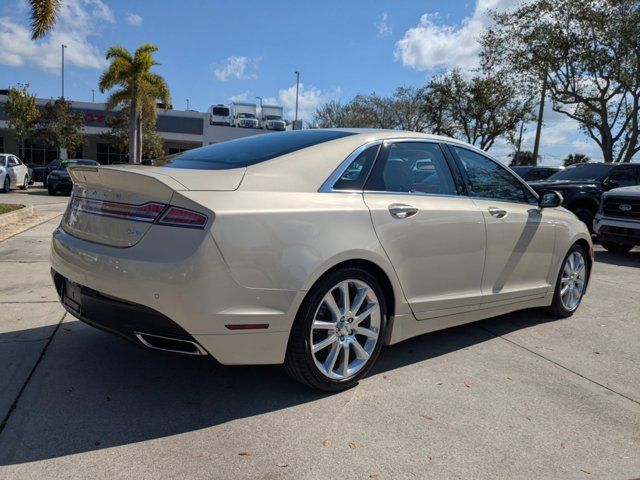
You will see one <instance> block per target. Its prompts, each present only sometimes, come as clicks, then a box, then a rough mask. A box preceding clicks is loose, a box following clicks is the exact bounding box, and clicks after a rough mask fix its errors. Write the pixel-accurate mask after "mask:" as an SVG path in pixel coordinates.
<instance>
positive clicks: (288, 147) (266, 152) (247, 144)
mask: <svg viewBox="0 0 640 480" xmlns="http://www.w3.org/2000/svg"><path fill="white" fill-rule="evenodd" d="M349 135H353V133H352V132H338V131H333V130H297V131H295V132H293V131H292V132H282V133H263V134H260V135H253V136H250V137H245V138H239V139H237V140H229V141H227V142H220V143H215V144H213V145H208V146H206V147H201V148H194V149H193V150H187V151H186V152H183V153H180V154H178V155H177V156H175V157H173V158H171V159H169V161H168V162H167V163H166V164H164V165H163V166H165V167H171V168H192V169H200V170H227V169H230V168H241V167H247V166H249V165H255V164H256V163H260V162H264V161H266V160H270V159H272V158H276V157H280V156H282V155H286V154H287V153H292V152H295V151H297V150H302V149H303V148H307V147H312V146H313V145H318V144H320V143H323V142H328V141H330V140H336V139H338V138H343V137H346V136H349ZM158 165H160V162H158Z"/></svg>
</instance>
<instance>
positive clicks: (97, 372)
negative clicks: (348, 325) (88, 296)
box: [0, 310, 551, 465]
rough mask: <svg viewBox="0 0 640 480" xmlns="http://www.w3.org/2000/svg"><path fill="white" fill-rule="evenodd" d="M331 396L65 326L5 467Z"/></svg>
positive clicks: (3, 451) (455, 333) (478, 329)
mask: <svg viewBox="0 0 640 480" xmlns="http://www.w3.org/2000/svg"><path fill="white" fill-rule="evenodd" d="M550 320H551V319H550V317H548V316H546V315H545V314H544V313H542V312H541V311H538V310H528V311H523V312H518V313H516V314H510V315H505V316H502V317H497V318H494V319H490V320H485V321H482V322H477V323H474V324H468V325H463V326H460V327H455V328H450V329H447V330H442V331H439V332H434V333H431V334H427V335H422V336H420V337H416V338H413V339H410V340H407V341H405V342H401V343H400V344H397V345H393V346H389V347H386V348H385V349H384V350H383V351H382V355H381V356H380V358H379V359H378V362H377V364H376V365H375V367H374V369H373V370H372V372H371V373H370V374H369V378H371V379H372V380H374V381H375V377H376V376H378V375H381V374H383V373H385V372H389V371H392V370H395V369H398V368H402V367H405V366H407V365H412V364H415V363H419V362H424V361H428V360H429V359H432V358H436V357H439V356H441V355H447V354H449V353H451V352H455V351H457V350H461V349H464V348H467V347H470V346H472V345H475V344H479V343H482V342H485V341H488V340H492V339H495V338H496V335H499V334H503V333H507V332H508V331H512V330H517V329H521V328H527V327H531V326H533V325H536V324H538V323H541V322H548V321H550ZM39 330H42V332H39ZM494 332H495V333H494ZM47 333H50V332H47ZM20 334H23V335H24V336H33V338H42V337H43V336H46V334H45V329H44V328H42V329H33V330H29V331H19V332H9V333H7V334H2V335H0V347H1V346H2V344H3V340H6V341H11V339H14V340H15V338H16V337H20ZM3 337H6V338H3ZM356 388H357V387H356ZM328 395H330V394H327V393H321V392H315V391H312V390H310V389H309V388H307V387H305V386H303V385H300V384H298V383H296V382H294V381H293V380H291V379H290V378H289V377H288V376H287V375H286V374H285V372H284V370H283V369H282V368H281V367H280V366H223V365H220V364H218V363H217V362H215V361H214V360H212V359H211V358H210V357H206V358H205V357H189V356H181V355H174V354H163V353H161V352H154V351H149V350H146V349H144V348H142V347H138V346H137V345H134V344H133V343H130V342H127V341H124V340H122V339H120V338H117V337H115V336H112V335H109V334H106V333H103V332H100V331H98V330H95V329H93V328H90V327H88V326H86V325H84V324H82V323H81V322H78V321H73V322H65V323H64V324H62V326H61V327H60V328H59V329H58V331H57V333H56V335H55V337H54V339H53V341H52V343H51V345H50V346H49V348H48V350H47V352H46V353H45V355H44V357H43V360H42V362H41V364H40V365H39V366H38V368H37V370H36V372H35V374H34V375H33V377H32V378H31V380H30V384H29V386H28V387H27V388H26V389H25V391H24V393H23V395H22V397H21V398H20V400H19V402H18V404H17V408H16V409H15V410H14V411H13V413H12V414H11V417H10V419H9V421H8V422H7V424H6V427H5V429H4V431H3V432H2V434H1V436H0V465H12V464H20V463H25V462H33V461H39V460H45V459H50V458H57V457H61V456H65V455H72V454H77V453H82V452H86V451H93V450H99V449H104V448H110V447H115V446H121V445H128V444H133V443H137V442H142V441H146V440H151V439H156V438H162V437H166V436H172V435H177V434H181V433H186V432H191V431H196V430H200V429H204V428H209V427H212V426H216V425H220V424H224V423H226V422H231V421H233V420H238V419H243V418H248V417H253V416H257V415H261V414H264V413H267V412H273V411H278V410H282V409H286V408H289V407H293V406H299V405H302V404H305V403H308V402H314V401H317V400H320V399H322V398H325V397H327V396H328Z"/></svg>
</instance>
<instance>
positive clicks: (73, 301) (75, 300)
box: [63, 280, 82, 314]
mask: <svg viewBox="0 0 640 480" xmlns="http://www.w3.org/2000/svg"><path fill="white" fill-rule="evenodd" d="M63 301H64V304H65V305H66V306H67V307H69V308H70V309H71V310H73V311H74V312H76V313H78V314H80V312H81V311H82V295H81V292H80V285H78V284H77V283H73V282H70V281H69V280H65V284H64V296H63Z"/></svg>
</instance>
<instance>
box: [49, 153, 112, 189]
mask: <svg viewBox="0 0 640 480" xmlns="http://www.w3.org/2000/svg"><path fill="white" fill-rule="evenodd" d="M78 165H93V166H99V165H100V164H99V163H98V162H96V161H95V160H83V159H73V160H62V161H61V162H60V166H59V167H58V168H56V169H55V170H53V171H52V172H51V173H50V174H49V175H48V177H47V191H48V192H49V195H56V194H58V193H67V194H68V193H71V190H72V188H73V183H72V182H71V177H70V176H69V171H68V170H67V167H74V166H78Z"/></svg>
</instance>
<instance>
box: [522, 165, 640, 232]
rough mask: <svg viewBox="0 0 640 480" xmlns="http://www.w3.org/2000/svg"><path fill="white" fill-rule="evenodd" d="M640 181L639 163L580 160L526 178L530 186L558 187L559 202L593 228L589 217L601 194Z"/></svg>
mask: <svg viewBox="0 0 640 480" xmlns="http://www.w3.org/2000/svg"><path fill="white" fill-rule="evenodd" d="M638 184H640V164H633V163H631V164H629V163H624V164H619V163H582V164H578V165H573V166H571V167H567V168H566V169H564V170H563V171H561V172H558V173H556V174H554V175H552V176H551V177H549V178H548V179H547V180H545V181H542V182H530V183H529V185H531V186H532V187H533V188H534V190H536V191H538V192H540V191H542V190H546V189H552V190H555V191H558V192H560V193H561V194H562V196H563V197H564V203H563V206H564V207H565V208H567V209H569V210H571V211H572V212H573V213H575V214H576V216H577V217H578V218H579V219H580V220H582V221H583V222H584V223H585V224H586V225H587V227H589V230H590V231H591V232H593V220H594V218H595V216H596V212H597V211H598V208H599V207H600V199H601V197H602V194H603V193H604V192H606V191H608V190H611V189H613V188H618V187H627V186H632V185H638Z"/></svg>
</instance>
